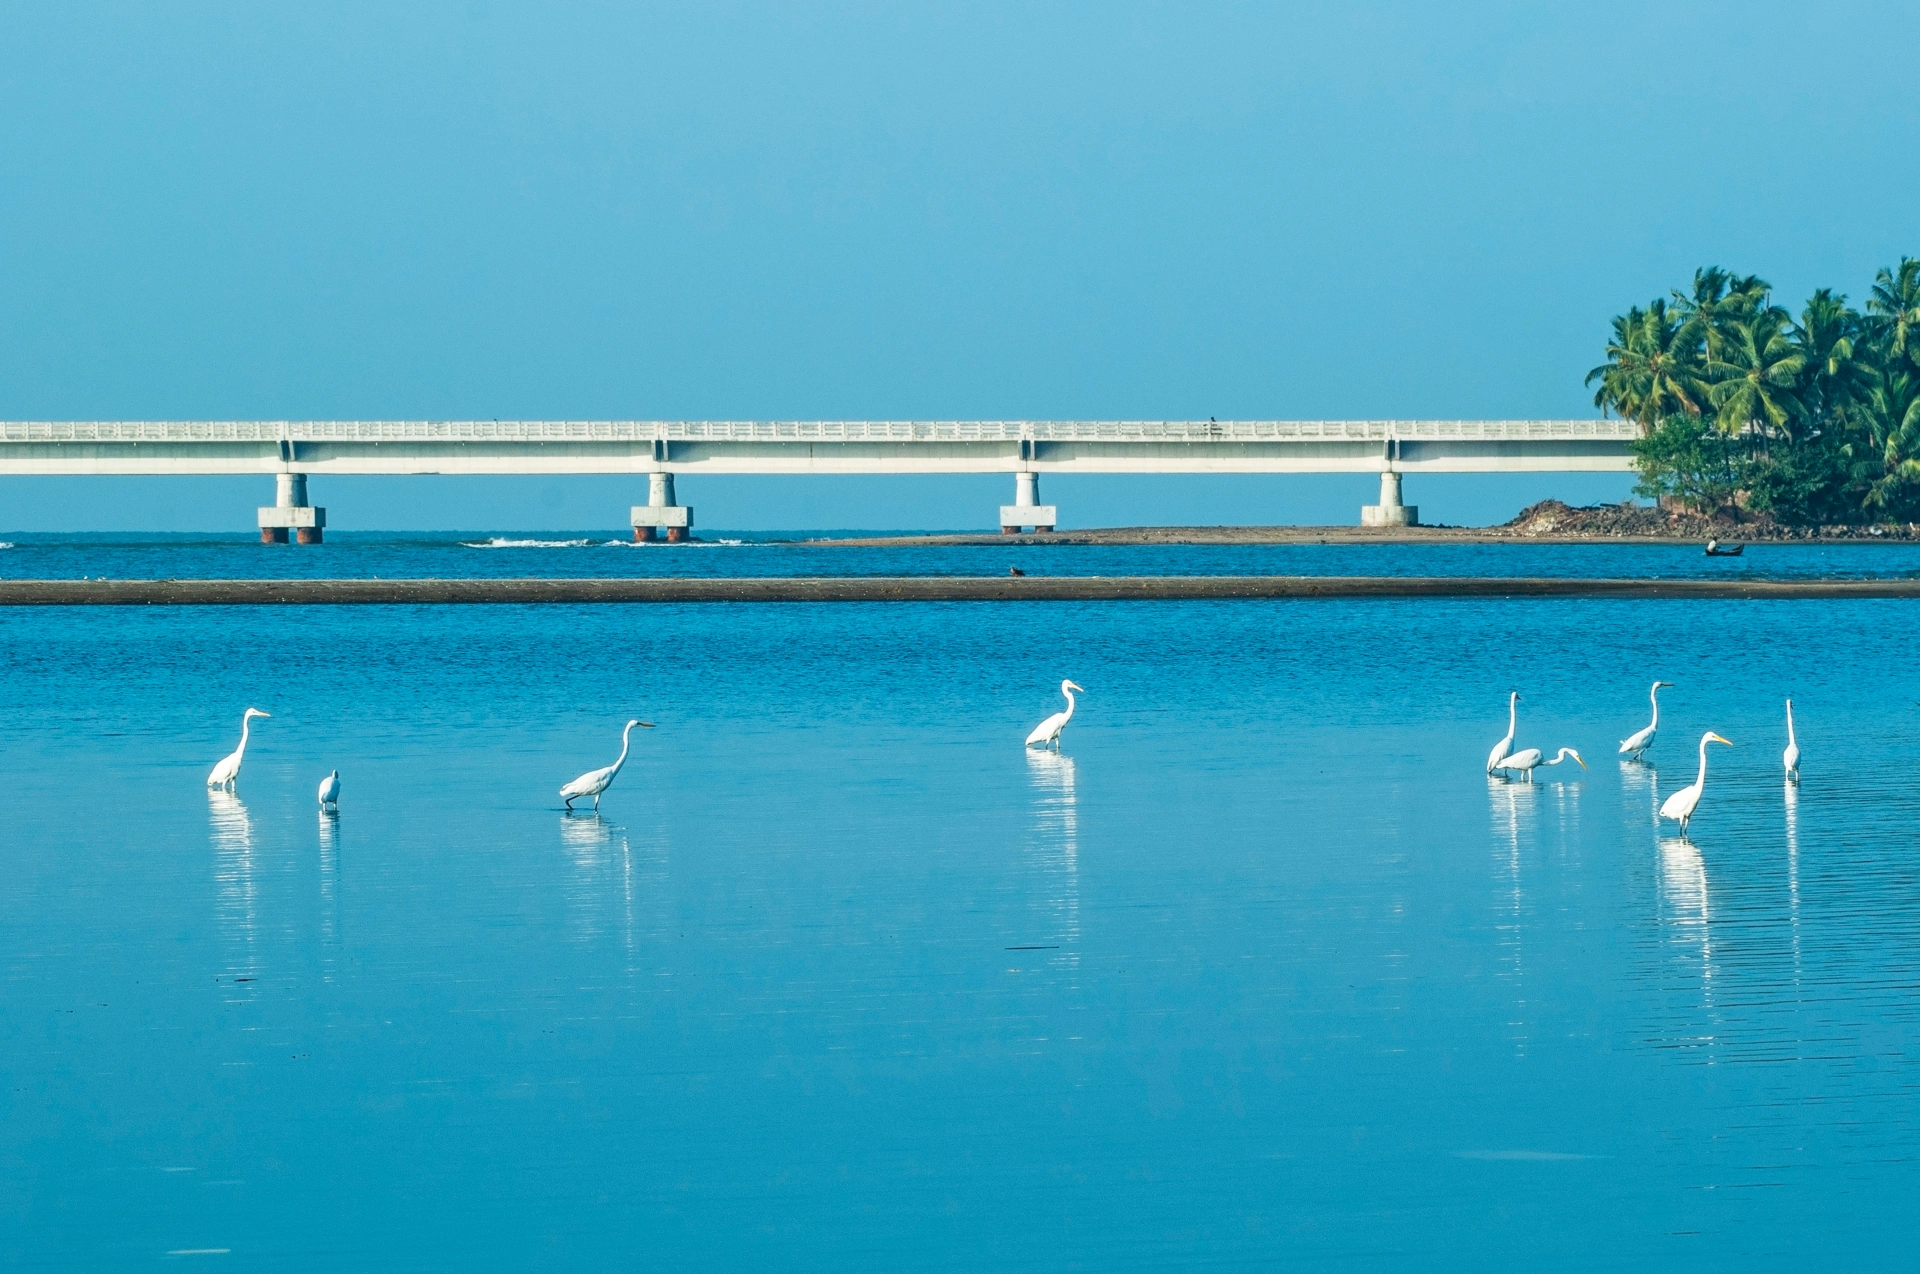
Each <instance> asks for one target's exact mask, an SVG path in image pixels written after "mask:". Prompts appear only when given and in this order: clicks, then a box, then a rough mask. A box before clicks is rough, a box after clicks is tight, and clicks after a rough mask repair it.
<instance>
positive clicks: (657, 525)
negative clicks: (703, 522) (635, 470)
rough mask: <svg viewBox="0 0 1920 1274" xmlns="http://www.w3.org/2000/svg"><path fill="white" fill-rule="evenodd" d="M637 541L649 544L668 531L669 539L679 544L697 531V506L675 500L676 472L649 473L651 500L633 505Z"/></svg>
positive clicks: (667, 537) (649, 496)
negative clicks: (674, 477) (695, 525)
mask: <svg viewBox="0 0 1920 1274" xmlns="http://www.w3.org/2000/svg"><path fill="white" fill-rule="evenodd" d="M630 520H631V521H632V523H633V541H634V543H636V544H645V543H647V542H648V541H650V540H655V539H658V538H660V537H661V536H662V534H663V533H664V535H665V538H666V541H667V543H669V544H679V543H681V542H682V541H684V540H686V539H687V538H688V537H689V536H690V535H692V534H693V509H692V508H691V507H689V506H687V505H684V504H675V503H674V502H673V475H672V474H671V473H650V474H648V475H647V502H646V503H645V504H636V505H634V506H633V516H632V518H631V519H630Z"/></svg>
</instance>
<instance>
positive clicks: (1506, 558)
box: [0, 531, 1920, 579]
mask: <svg viewBox="0 0 1920 1274" xmlns="http://www.w3.org/2000/svg"><path fill="white" fill-rule="evenodd" d="M702 534H703V535H706V536H711V537H713V538H710V539H706V540H703V541H702V542H700V543H695V544H664V543H662V544H644V545H636V544H634V543H632V541H631V539H630V538H628V536H627V535H626V534H624V533H620V532H613V531H577V532H567V531H509V532H484V531H472V532H437V533H419V534H410V533H405V532H391V531H386V532H372V531H359V532H354V531H346V532H335V531H329V532H327V542H326V543H325V544H321V545H314V546H308V547H296V546H290V545H264V544H261V543H260V542H259V540H258V538H257V537H256V536H254V535H252V534H230V535H141V536H130V535H56V534H35V533H28V532H17V533H7V534H4V535H0V542H5V543H7V544H8V547H7V548H4V549H0V578H4V577H8V576H11V577H13V578H45V579H78V578H80V577H82V576H89V575H91V576H107V577H110V578H115V579H168V578H201V579H204V578H214V579H220V578H235V577H238V578H265V577H287V576H293V577H303V576H304V577H313V578H328V577H332V578H348V577H362V578H364V577H367V576H376V575H377V576H384V577H386V578H389V579H393V578H409V577H422V576H427V577H440V578H444V577H469V576H482V577H485V576H519V575H530V576H546V577H551V576H599V577H614V576H657V575H698V576H716V575H718V576H737V575H1004V574H1006V572H1007V568H1008V567H1009V566H1019V567H1020V568H1021V569H1022V570H1025V571H1027V572H1028V573H1030V574H1035V575H1495V576H1498V575H1556V576H1563V575H1577V576H1586V575H1631V576H1669V577H1671V576H1686V577H1694V576H1698V577H1704V578H1716V577H1730V578H1799V577H1809V576H1823V577H1886V576H1892V577H1897V578H1911V577H1916V576H1920V544H1875V543H1870V542H1869V543H1857V544H1827V545H1808V544H1771V545H1769V544H1755V545H1750V546H1749V547H1748V548H1747V551H1746V553H1745V555H1744V556H1741V557H1737V558H1709V557H1707V556H1706V555H1705V554H1704V553H1703V552H1702V551H1701V549H1700V547H1699V546H1698V545H1620V544H1526V543H1519V544H1460V545H1421V546H1408V545H1395V544H1272V545H1247V546H1235V547H1228V546H1220V547H1215V546H1205V545H1166V546H1142V547H1112V548H1105V547H1102V548H1096V547H1090V546H1076V545H1044V544H1035V545H1017V544H1015V545H997V544H996V545H992V546H987V547H973V546H967V547H954V548H839V547H833V546H821V545H805V544H797V543H781V542H779V540H780V539H781V538H783V537H769V536H760V537H755V536H751V535H746V534H740V535H733V534H729V533H727V532H724V531H720V532H702ZM805 534H819V533H818V532H804V533H802V532H796V533H794V535H795V536H796V537H797V536H800V535H805ZM841 534H846V535H854V534H864V533H860V532H844V533H841Z"/></svg>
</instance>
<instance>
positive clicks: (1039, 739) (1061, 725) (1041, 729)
mask: <svg viewBox="0 0 1920 1274" xmlns="http://www.w3.org/2000/svg"><path fill="white" fill-rule="evenodd" d="M1076 690H1078V691H1079V692H1080V693H1081V694H1085V693H1087V688H1086V687H1085V686H1082V685H1079V684H1078V683H1076V682H1072V681H1063V682H1061V683H1060V693H1061V694H1063V695H1065V696H1066V697H1067V710H1066V711H1065V712H1056V713H1054V714H1053V715H1052V716H1050V717H1048V718H1047V719H1046V720H1045V721H1042V722H1041V723H1040V724H1039V725H1037V726H1035V727H1033V733H1032V734H1029V735H1028V736H1027V746H1028V747H1032V746H1033V745H1034V744H1036V743H1038V744H1039V745H1040V746H1041V747H1045V746H1046V745H1047V744H1049V743H1051V744H1052V745H1053V747H1054V750H1055V751H1058V750H1059V748H1060V732H1061V731H1062V730H1064V729H1066V728H1067V722H1069V721H1071V720H1073V692H1074V691H1076Z"/></svg>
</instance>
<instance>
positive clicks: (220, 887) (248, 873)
mask: <svg viewBox="0 0 1920 1274" xmlns="http://www.w3.org/2000/svg"><path fill="white" fill-rule="evenodd" d="M207 820H208V823H209V830H210V832H211V839H212V843H213V864H214V865H213V878H214V883H215V886H216V897H217V899H218V901H217V903H216V912H217V914H216V917H215V919H216V927H217V928H218V929H219V932H220V935H221V937H222V938H223V939H224V940H225V941H226V943H227V944H228V957H227V963H228V972H229V973H232V974H234V975H235V976H243V977H248V978H251V977H253V976H254V975H255V974H256V973H257V971H258V970H257V967H256V963H257V962H256V956H255V947H256V940H257V939H258V937H259V930H260V925H259V914H258V913H259V884H258V882H257V881H256V880H255V863H254V856H253V819H252V818H251V817H249V816H248V814H247V807H246V805H245V803H244V802H242V801H241V799H240V798H239V797H238V796H235V795H234V794H233V793H232V792H230V791H227V790H226V789H224V788H217V787H213V788H208V789H207Z"/></svg>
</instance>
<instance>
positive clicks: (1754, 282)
mask: <svg viewBox="0 0 1920 1274" xmlns="http://www.w3.org/2000/svg"><path fill="white" fill-rule="evenodd" d="M1771 290H1772V288H1771V285H1769V284H1768V283H1767V281H1766V280H1765V279H1763V278H1761V277H1760V276H1759V275H1757V274H1744V275H1736V274H1729V273H1727V271H1725V270H1723V269H1721V268H1720V267H1719V266H1717V265H1710V266H1706V267H1704V268H1702V269H1699V270H1695V271H1694V272H1693V290H1692V291H1691V292H1682V291H1680V290H1679V289H1678V288H1675V289H1674V292H1673V299H1674V302H1675V305H1674V309H1675V311H1676V312H1677V313H1678V314H1679V316H1680V324H1681V329H1680V335H1679V339H1680V341H1681V342H1682V343H1684V344H1686V345H1688V346H1691V347H1693V348H1695V349H1699V350H1702V351H1704V353H1705V357H1706V358H1708V359H1710V360H1711V359H1713V358H1715V357H1717V356H1718V355H1719V352H1720V346H1721V344H1722V343H1723V342H1724V341H1725V339H1726V335H1727V333H1728V331H1729V330H1730V329H1731V328H1732V327H1733V326H1734V325H1735V324H1737V323H1739V322H1741V321H1742V320H1745V319H1748V318H1751V317H1753V315H1754V314H1756V313H1758V312H1759V311H1760V310H1762V309H1764V308H1766V300H1767V293H1768V292H1769V291H1771Z"/></svg>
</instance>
